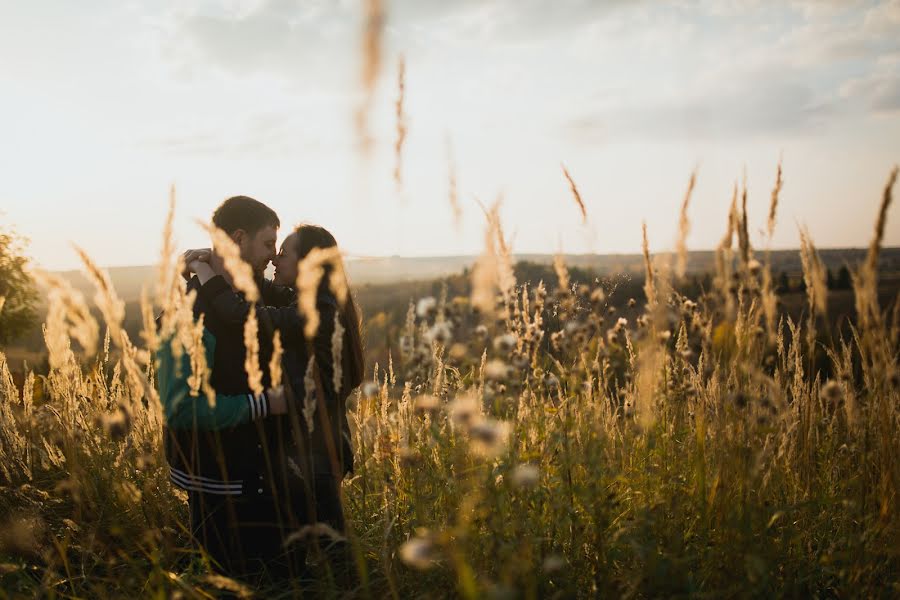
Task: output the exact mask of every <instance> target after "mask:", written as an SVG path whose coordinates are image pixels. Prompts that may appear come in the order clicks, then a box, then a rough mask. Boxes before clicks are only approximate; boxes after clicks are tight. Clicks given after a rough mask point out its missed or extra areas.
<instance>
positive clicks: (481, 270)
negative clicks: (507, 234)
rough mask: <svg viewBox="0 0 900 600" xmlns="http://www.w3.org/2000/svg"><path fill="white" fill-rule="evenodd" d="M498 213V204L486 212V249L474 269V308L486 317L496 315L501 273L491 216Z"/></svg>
mask: <svg viewBox="0 0 900 600" xmlns="http://www.w3.org/2000/svg"><path fill="white" fill-rule="evenodd" d="M482 208H484V207H482ZM496 211H497V204H496V203H495V204H494V206H493V207H492V208H491V210H490V211H488V210H485V211H484V212H485V217H486V219H487V224H486V227H485V232H484V249H483V250H482V252H481V255H479V257H478V259H477V260H476V261H475V265H474V266H473V267H472V295H471V302H472V307H473V308H475V309H477V310H478V311H480V312H481V313H482V314H483V315H486V316H490V315H492V314H493V313H494V307H495V305H496V298H497V296H496V290H497V286H498V281H499V273H500V267H499V259H498V256H497V239H496V232H495V229H494V221H493V217H492V216H491V215H492V214H494V213H495V212H496Z"/></svg>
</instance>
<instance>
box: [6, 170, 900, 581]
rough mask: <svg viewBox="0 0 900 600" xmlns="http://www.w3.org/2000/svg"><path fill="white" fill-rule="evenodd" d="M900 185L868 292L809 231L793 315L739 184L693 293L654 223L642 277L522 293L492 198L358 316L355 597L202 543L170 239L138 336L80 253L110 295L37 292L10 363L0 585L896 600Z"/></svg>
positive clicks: (351, 484)
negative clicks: (171, 368) (165, 424)
mask: <svg viewBox="0 0 900 600" xmlns="http://www.w3.org/2000/svg"><path fill="white" fill-rule="evenodd" d="M896 178H897V171H896V170H894V171H893V173H892V174H891V176H890V178H889V181H888V183H887V185H886V186H885V188H884V195H883V198H882V202H881V209H880V212H879V213H878V214H876V215H872V219H873V222H874V233H873V236H872V241H871V244H870V246H869V248H868V250H867V252H865V254H864V256H863V258H862V260H861V261H860V262H859V264H855V265H851V267H852V268H851V275H852V282H851V283H852V285H851V287H852V290H847V291H845V292H841V293H840V294H837V295H836V294H835V293H829V291H828V289H827V285H826V272H825V269H824V268H823V265H822V261H821V259H820V255H819V253H818V252H817V250H816V248H815V246H814V244H813V241H812V240H811V239H810V238H809V236H808V234H806V233H805V232H804V233H802V234H801V238H802V242H803V244H802V248H801V249H800V250H799V254H800V259H801V263H802V269H803V270H802V278H803V284H804V285H803V291H802V292H800V293H799V294H802V295H798V293H797V292H794V293H792V294H791V296H790V298H789V299H788V298H787V294H781V295H783V296H785V297H784V298H782V297H780V294H779V292H778V291H777V289H776V288H777V286H776V282H775V281H774V280H775V278H774V276H773V271H772V268H771V264H770V262H771V260H770V254H769V253H768V252H767V251H766V249H765V248H753V247H752V246H751V244H750V237H749V235H748V216H747V213H746V200H744V202H743V203H741V201H740V198H739V197H738V196H737V195H736V196H735V198H734V200H733V202H732V210H731V213H730V217H729V220H728V223H727V227H726V231H725V235H724V236H723V238H722V242H721V244H720V245H719V247H718V248H717V250H716V251H715V253H714V257H713V258H714V260H713V261H712V262H713V266H714V268H713V269H712V270H711V272H710V273H709V278H708V282H709V285H708V286H705V285H704V286H700V287H696V286H695V287H692V288H691V291H690V292H689V291H687V287H688V286H686V275H685V274H686V272H687V271H686V269H687V265H686V264H685V263H686V261H687V257H688V255H687V252H686V248H684V247H683V244H682V243H680V244H679V245H678V246H677V247H676V250H675V251H674V252H673V253H671V254H659V255H655V256H654V255H651V254H650V252H649V251H648V249H647V248H648V242H647V237H646V236H647V233H646V230H645V232H644V244H643V261H644V274H643V275H642V276H641V277H640V278H639V279H636V280H633V281H631V283H628V282H627V281H624V282H623V281H622V280H617V279H616V278H594V279H593V280H590V279H588V280H582V278H579V277H577V276H576V275H575V271H574V269H573V270H572V272H570V270H569V269H568V268H567V266H566V264H565V262H564V261H563V260H562V259H560V260H557V261H556V262H555V264H554V265H553V274H552V277H548V278H547V279H546V281H543V282H542V281H533V280H531V279H532V278H530V277H529V278H525V277H524V276H523V272H522V270H521V267H519V268H517V267H516V265H514V264H513V259H512V256H511V255H510V251H509V248H508V243H507V240H506V238H505V236H504V233H503V229H502V226H501V223H500V218H499V212H498V211H497V210H496V209H492V210H488V211H487V215H486V216H487V226H486V235H485V249H484V253H483V254H482V256H480V257H479V258H478V259H477V261H476V262H475V264H474V266H473V267H472V269H471V270H470V271H468V272H467V273H466V275H465V276H458V277H456V278H445V279H443V280H442V281H438V282H436V283H434V284H433V285H432V284H428V285H425V284H423V285H422V286H421V288H419V291H418V292H416V294H417V295H416V296H414V297H411V292H410V291H409V290H410V289H412V288H408V287H407V288H402V287H401V288H400V289H401V290H403V293H402V294H400V293H398V298H397V299H392V300H391V301H390V303H386V304H384V306H382V308H381V309H380V310H379V311H377V312H378V313H379V314H381V315H384V316H383V317H381V322H380V324H379V323H378V322H373V321H371V319H369V320H367V321H365V322H366V324H367V327H366V330H367V331H366V333H367V335H369V336H370V337H371V338H372V345H373V347H372V348H370V352H369V354H368V356H369V361H370V363H369V364H368V365H367V370H368V371H369V372H370V373H371V377H370V378H369V379H368V380H367V382H366V383H364V384H363V385H362V386H361V387H360V389H359V390H357V391H356V392H355V393H354V395H353V401H352V403H351V405H352V406H351V415H350V420H351V424H352V428H353V430H354V453H355V464H356V468H355V472H354V473H353V475H352V476H350V477H348V478H347V479H345V481H344V483H343V492H344V495H343V502H344V503H345V508H346V511H347V514H348V517H349V530H348V531H347V534H346V535H347V539H348V540H349V542H350V544H351V546H352V548H353V553H354V557H355V569H354V571H355V572H356V576H355V577H354V578H353V582H352V583H351V584H349V585H348V584H347V582H341V581H338V580H337V579H336V578H334V577H333V574H332V573H331V572H330V570H329V569H328V568H327V566H322V565H320V566H321V568H320V569H318V570H315V569H314V570H313V572H314V573H316V577H314V578H310V579H308V580H297V581H294V582H292V585H291V586H287V587H285V586H281V587H279V588H277V589H265V590H252V589H250V588H249V587H248V586H247V585H246V584H244V583H241V582H238V581H234V580H231V579H228V578H226V577H223V576H221V575H217V574H215V573H214V572H213V571H212V570H211V569H210V568H209V565H208V564H207V562H206V560H205V558H204V557H203V556H202V555H200V554H198V553H197V552H196V551H194V550H192V549H191V544H190V540H189V535H188V530H187V505H186V499H185V496H184V494H183V493H182V492H180V491H178V490H177V489H176V488H174V487H173V486H172V485H171V484H170V482H169V479H168V471H167V466H166V462H165V458H164V456H163V454H162V447H161V440H162V415H161V410H160V404H159V399H158V397H157V395H156V391H155V380H154V361H153V350H154V348H155V344H156V343H157V341H156V340H157V336H156V328H155V325H154V324H153V320H152V316H153V315H154V314H156V313H157V312H158V311H160V310H162V309H166V310H170V311H172V310H174V311H176V312H178V313H179V314H185V308H188V307H189V302H190V297H188V296H186V295H185V292H184V284H183V281H182V280H181V278H180V277H179V276H178V275H177V273H178V272H179V271H180V267H179V265H178V263H177V260H176V258H175V257H176V251H175V248H174V247H173V243H172V240H171V231H170V230H168V229H167V231H166V232H164V234H163V252H162V257H161V260H160V266H159V271H158V281H157V282H148V287H147V293H146V294H144V295H143V298H142V302H141V306H142V312H141V314H142V315H143V324H144V325H143V328H142V331H141V332H140V334H138V335H129V334H128V332H127V330H126V329H125V328H123V319H124V314H125V311H124V304H123V302H122V300H121V299H120V297H119V296H118V295H117V293H116V291H115V289H114V288H113V287H112V285H111V283H110V280H109V278H108V276H107V274H106V272H105V271H103V270H102V269H99V268H97V267H96V266H95V265H94V264H93V262H92V261H91V260H90V258H89V257H87V256H84V257H83V259H84V263H85V273H86V275H87V277H88V278H89V279H90V280H91V281H92V283H93V284H94V286H95V289H96V295H95V298H94V299H93V304H94V305H95V306H94V307H91V306H89V305H88V302H87V301H86V300H85V299H84V297H83V295H82V294H81V293H80V292H79V291H77V290H75V289H74V288H73V287H72V286H71V284H69V283H68V282H66V281H65V280H64V279H62V278H59V277H53V276H49V275H44V276H43V281H42V284H43V285H44V286H45V289H46V290H47V307H48V308H47V316H46V322H45V324H44V330H43V335H44V339H45V351H46V356H47V361H46V363H47V368H46V369H39V370H37V371H28V372H25V373H24V374H23V376H22V377H21V379H22V380H23V381H22V382H21V383H18V382H17V381H14V380H13V377H12V375H11V370H15V369H18V368H19V365H12V367H11V365H10V364H8V361H7V358H6V355H5V354H3V353H0V521H2V525H0V596H5V597H60V598H104V597H133V598H138V597H153V598H169V597H173V598H174V597H178V598H208V597H216V596H219V595H222V594H229V595H232V596H237V597H249V596H252V595H259V596H260V597H290V596H293V595H297V594H301V593H307V594H315V595H320V596H322V597H344V596H350V597H363V598H383V597H392V598H411V597H424V598H441V597H464V598H482V597H484V598H545V597H546V598H549V597H607V596H612V597H628V598H647V597H713V598H722V597H726V598H731V597H740V598H744V597H772V596H778V597H804V598H806V597H868V598H890V597H898V596H900V370H898V367H900V365H898V349H900V302H898V300H897V294H896V286H893V287H884V281H885V278H886V277H887V275H886V274H885V273H884V272H883V271H881V270H880V269H879V256H880V253H881V246H882V240H883V236H884V229H885V224H886V222H887V218H888V209H889V208H890V205H891V201H892V191H893V187H894V185H895V181H896ZM779 188H780V179H779V183H776V185H775V187H774V190H773V192H772V202H771V212H770V215H769V220H768V224H767V225H768V232H767V233H768V237H769V238H771V235H772V230H773V228H774V227H775V219H776V211H777V201H778V193H779ZM689 193H690V192H688V195H687V196H686V198H685V201H684V209H683V210H682V214H681V231H682V236H681V241H682V242H683V240H684V236H685V235H686V232H687V225H688V221H687V219H688V217H687V207H688V199H689ZM173 206H174V205H173ZM169 222H171V215H170V221H169ZM517 273H518V277H517ZM634 281H637V284H635V283H634ZM880 282H881V283H880ZM880 286H881V287H880ZM835 298H839V300H840V301H841V302H843V303H844V304H845V305H846V308H847V310H846V313H847V314H846V315H845V316H843V317H841V318H840V319H838V318H835V316H834V312H833V310H831V308H830V307H829V302H833V301H835ZM385 302H386V301H385ZM370 304H371V305H374V304H375V300H372V301H371V303H370ZM363 305H364V306H365V305H366V303H363ZM391 311H394V313H397V311H399V312H400V314H405V319H404V320H403V322H402V323H395V324H393V325H391V323H392V321H389V320H388V319H389V315H390V314H391ZM98 313H99V314H100V315H101V317H102V318H100V319H96V318H95V315H96V314H98ZM186 314H188V315H189V314H190V313H189V311H187V313H186ZM365 316H366V317H372V315H371V314H369V315H365ZM98 321H99V322H98ZM192 325H193V324H192V323H191V322H190V318H189V316H188V318H187V319H184V318H180V319H176V323H175V326H176V327H178V328H181V329H182V331H181V332H180V336H181V337H183V338H184V340H185V341H184V349H185V351H187V352H194V351H195V350H196V348H195V346H193V345H192V343H193V342H192V339H194V338H195V336H193V337H192V334H191V327H192ZM378 327H380V329H377V328H378ZM376 346H377V347H376ZM376 361H377V362H376ZM202 398H203V397H202V395H201V396H200V397H199V398H198V401H205V400H203V399H202ZM314 566H315V565H314Z"/></svg>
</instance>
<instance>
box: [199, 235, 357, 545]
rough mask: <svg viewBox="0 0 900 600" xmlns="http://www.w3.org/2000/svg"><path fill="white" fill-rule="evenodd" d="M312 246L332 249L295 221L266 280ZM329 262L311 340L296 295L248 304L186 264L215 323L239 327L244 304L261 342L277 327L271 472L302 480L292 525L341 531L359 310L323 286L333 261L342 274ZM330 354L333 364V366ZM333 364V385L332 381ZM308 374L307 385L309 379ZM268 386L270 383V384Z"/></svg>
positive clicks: (284, 276)
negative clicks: (279, 377) (277, 429)
mask: <svg viewBox="0 0 900 600" xmlns="http://www.w3.org/2000/svg"><path fill="white" fill-rule="evenodd" d="M317 248H318V249H323V250H327V249H329V248H337V242H336V241H335V239H334V236H332V235H331V233H329V232H328V231H327V230H325V229H324V228H322V227H319V226H316V225H300V226H299V227H297V228H296V230H295V231H294V232H293V233H292V234H291V235H289V236H288V237H287V238H286V239H285V240H284V242H283V243H282V246H281V251H280V253H279V254H278V255H277V256H276V258H275V260H274V261H273V262H274V264H275V278H274V282H275V283H276V284H279V285H284V286H293V285H294V282H296V280H297V274H298V270H299V264H300V262H301V261H303V260H304V259H306V258H307V257H308V256H309V254H310V253H311V252H312V251H313V250H314V249H317ZM334 260H335V261H336V263H339V261H340V260H341V259H340V257H339V255H336V258H335V259H334ZM336 263H331V262H329V263H326V264H324V265H323V270H324V273H323V276H322V278H321V282H320V284H319V287H318V290H317V295H316V312H317V313H318V317H319V325H318V328H317V330H316V333H315V335H314V336H313V337H312V339H307V338H306V336H305V335H304V326H305V325H306V318H305V317H304V316H302V315H301V314H300V312H299V310H298V299H297V297H296V295H295V297H294V301H293V302H292V303H291V304H290V305H288V306H285V307H274V306H259V305H253V304H251V303H250V302H247V301H246V300H245V299H244V297H243V295H241V294H239V293H237V292H235V291H234V290H233V289H232V288H231V286H230V285H229V284H228V283H227V282H226V281H225V279H224V278H223V277H222V274H219V273H216V272H215V271H214V270H213V269H212V267H211V266H210V265H209V264H208V263H206V262H204V261H203V260H200V259H198V260H194V261H192V262H191V264H189V265H188V267H189V269H190V270H191V271H193V272H194V273H195V274H196V275H197V277H198V279H199V281H200V283H201V287H200V290H199V295H200V296H201V297H203V299H204V300H205V302H206V303H207V306H208V307H209V310H212V311H213V312H215V313H216V316H217V317H218V318H219V320H220V321H221V322H223V323H226V324H228V326H230V327H234V328H235V329H236V330H239V329H242V328H243V327H244V323H245V321H246V319H247V316H248V314H249V312H250V310H255V311H256V317H257V320H258V322H259V329H260V337H261V342H268V341H269V340H270V339H271V336H272V334H273V333H274V332H275V331H278V332H279V333H280V336H281V340H282V344H283V346H284V356H283V360H282V364H283V367H284V369H283V370H284V384H285V395H286V396H287V398H288V402H287V412H288V416H287V423H288V427H287V428H286V429H287V430H288V431H287V434H286V442H285V443H284V444H282V446H281V447H282V448H283V452H284V454H285V455H286V456H283V457H273V458H274V459H275V461H274V462H277V463H283V464H285V465H286V466H287V468H286V469H276V470H282V471H283V472H284V481H283V482H282V484H283V488H284V489H285V490H288V489H290V488H294V487H295V486H296V481H295V480H294V479H302V482H303V486H304V488H305V490H306V493H305V494H303V496H304V499H303V500H293V501H291V502H292V504H295V506H293V507H292V509H293V510H292V511H291V512H294V513H296V514H299V515H300V517H299V518H298V519H297V520H298V521H299V523H301V524H302V523H306V524H311V523H316V522H319V523H326V524H328V525H329V526H331V527H332V528H333V529H334V530H335V531H336V532H338V533H341V532H342V531H343V529H344V514H343V510H342V507H341V502H340V481H341V479H342V478H343V477H344V475H346V474H347V473H349V472H350V471H351V470H352V468H353V452H352V447H351V444H350V428H349V423H348V421H347V414H346V413H347V411H346V399H347V397H348V396H349V394H350V392H351V391H352V390H353V389H354V388H356V387H357V386H359V384H360V383H361V382H362V379H363V349H362V340H361V336H360V320H359V311H358V310H357V307H356V304H355V302H354V300H353V298H352V295H350V294H349V293H348V294H346V299H345V300H344V301H343V304H339V302H338V298H337V295H336V294H335V293H334V292H333V291H332V290H331V289H330V288H329V282H330V281H331V279H332V277H331V275H332V273H334V272H335V269H336V267H337V272H339V273H343V268H342V265H341V264H336ZM336 323H337V324H339V325H340V327H341V328H343V331H344V333H343V336H341V339H340V346H341V348H340V356H338V357H335V352H334V350H335V347H334V346H333V342H336V340H334V339H333V338H334V332H335V327H336ZM336 359H337V360H339V364H335V360H336ZM311 360H312V361H313V362H312V363H311ZM336 367H337V368H339V369H340V378H339V382H338V383H339V386H336V385H335V376H334V375H335V368H336ZM310 380H312V381H313V382H314V385H310ZM276 384H277V382H273V386H274V385H276ZM307 389H315V390H316V398H315V399H314V402H310V401H308V400H307V398H306V390H307ZM313 406H314V409H312V411H310V407H313ZM304 409H306V412H305V413H304ZM279 458H280V459H281V460H278V459H279ZM288 495H289V494H288ZM296 504H305V506H296ZM342 552H344V550H342Z"/></svg>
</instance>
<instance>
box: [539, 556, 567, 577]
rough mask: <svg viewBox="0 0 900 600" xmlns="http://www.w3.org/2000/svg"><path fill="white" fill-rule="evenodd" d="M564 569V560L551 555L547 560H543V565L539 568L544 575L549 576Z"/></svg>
mask: <svg viewBox="0 0 900 600" xmlns="http://www.w3.org/2000/svg"><path fill="white" fill-rule="evenodd" d="M565 567H566V559H564V558H563V557H562V556H559V555H557V554H551V555H550V556H548V557H547V558H545V559H544V563H543V565H541V568H542V569H543V571H544V573H546V574H548V575H551V574H553V573H558V572H559V571H562V570H563V569H564V568H565Z"/></svg>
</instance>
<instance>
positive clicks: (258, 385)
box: [244, 303, 263, 396]
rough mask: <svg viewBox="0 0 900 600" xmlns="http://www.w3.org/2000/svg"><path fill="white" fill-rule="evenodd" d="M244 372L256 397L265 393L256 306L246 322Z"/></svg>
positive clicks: (252, 308) (253, 306)
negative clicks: (260, 366) (260, 361)
mask: <svg viewBox="0 0 900 600" xmlns="http://www.w3.org/2000/svg"><path fill="white" fill-rule="evenodd" d="M244 347H245V348H246V350H247V354H246V356H245V357H244V371H246V372H247V384H248V385H249V386H250V389H251V390H252V391H253V393H254V395H257V396H258V395H260V394H262V393H263V385H262V380H263V374H262V371H261V370H260V368H259V324H258V323H257V321H256V304H255V303H254V304H252V305H251V306H250V312H249V313H247V320H246V321H245V322H244Z"/></svg>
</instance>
